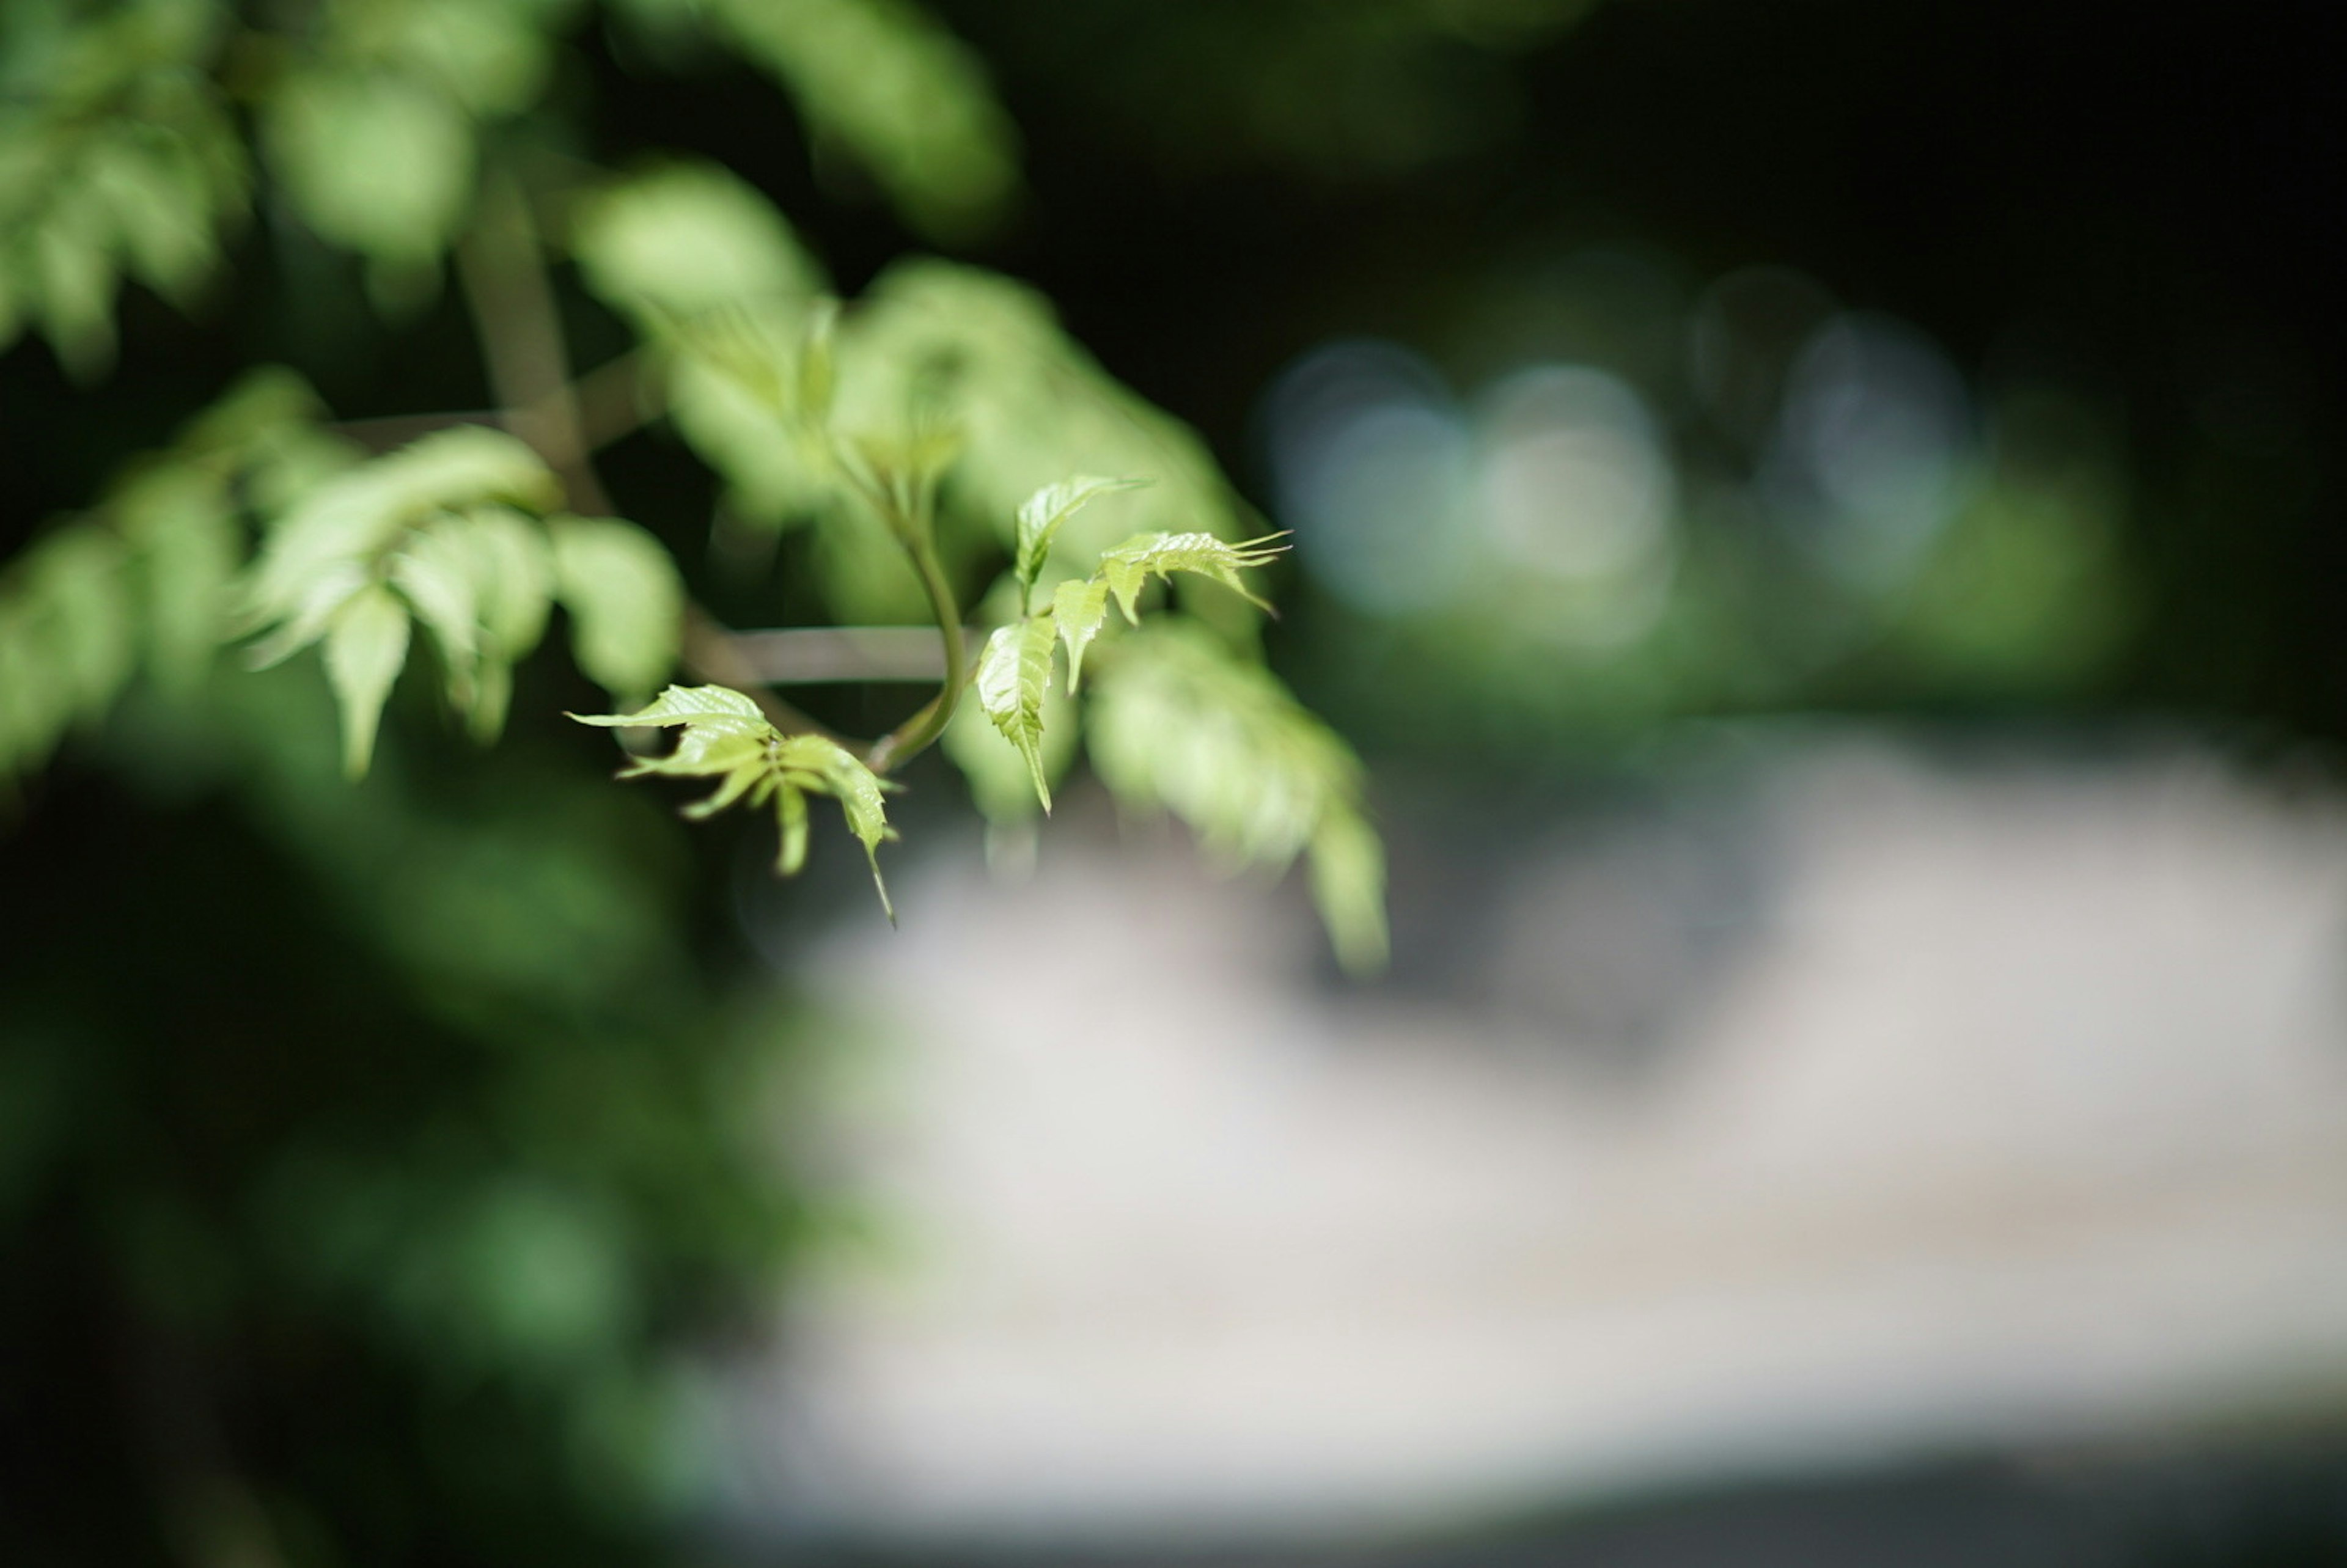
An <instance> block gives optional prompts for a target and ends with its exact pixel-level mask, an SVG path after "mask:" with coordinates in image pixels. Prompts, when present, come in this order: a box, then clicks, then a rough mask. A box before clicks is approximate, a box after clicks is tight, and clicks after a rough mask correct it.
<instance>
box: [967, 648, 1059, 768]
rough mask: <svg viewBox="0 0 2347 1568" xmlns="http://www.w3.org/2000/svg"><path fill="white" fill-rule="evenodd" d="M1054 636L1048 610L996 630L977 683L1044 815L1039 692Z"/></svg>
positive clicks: (1046, 679)
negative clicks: (1015, 751) (1020, 762)
mask: <svg viewBox="0 0 2347 1568" xmlns="http://www.w3.org/2000/svg"><path fill="white" fill-rule="evenodd" d="M1055 635H1056V633H1055V632H1054V631H1053V629H1052V624H1051V612H1050V611H1048V610H1046V611H1045V612H1044V613H1043V614H1041V615H1037V616H1030V617H1029V618H1028V619H1026V620H1018V621H1013V622H1012V623H1011V624H1010V625H1009V626H1003V627H998V628H997V629H996V630H995V632H994V635H993V636H991V637H989V638H988V639H987V641H986V650H985V651H984V652H982V653H981V654H979V661H978V676H977V681H976V690H977V693H978V702H979V707H980V708H983V709H984V710H985V711H986V716H987V717H988V718H989V719H991V720H993V721H994V727H995V728H996V729H998V730H999V731H1001V732H1002V738H1003V739H1004V740H1007V741H1009V742H1010V743H1011V744H1012V745H1013V746H1015V747H1017V748H1018V750H1019V754H1020V757H1022V758H1024V759H1025V760H1026V763H1027V772H1028V775H1029V776H1030V778H1031V779H1032V780H1033V781H1034V784H1035V798H1036V799H1038V800H1039V801H1040V802H1042V804H1043V809H1044V810H1045V811H1046V812H1048V811H1050V810H1051V784H1050V781H1049V780H1047V779H1046V778H1045V777H1044V774H1043V751H1042V748H1043V693H1044V692H1045V690H1046V689H1047V688H1048V687H1049V686H1050V685H1051V646H1052V640H1053V638H1054V636H1055Z"/></svg>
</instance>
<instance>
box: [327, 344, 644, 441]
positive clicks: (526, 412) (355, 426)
mask: <svg viewBox="0 0 2347 1568" xmlns="http://www.w3.org/2000/svg"><path fill="white" fill-rule="evenodd" d="M643 384H644V375H643V370H642V366H641V361H640V358H639V355H638V354H637V352H636V351H635V350H633V349H630V350H629V351H628V352H627V353H626V354H620V356H619V357H618V358H616V359H612V360H609V361H606V362H605V363H604V364H600V365H598V366H596V367H595V368H594V369H593V370H590V371H589V372H588V373H587V374H584V375H582V376H580V377H579V379H578V380H576V381H574V382H571V383H570V384H569V385H568V386H567V387H566V388H565V389H564V390H563V392H562V393H561V394H560V395H559V396H558V397H557V398H555V399H554V400H552V401H551V402H548V403H540V404H538V405H534V406H531V407H528V408H518V409H515V408H465V409H456V410H453V411H450V412H447V413H441V414H388V415H381V416H380V417H377V418H372V419H343V420H337V421H336V422H335V423H334V424H333V425H332V426H331V427H330V428H332V429H333V430H335V431H337V432H339V433H341V434H342V435H344V436H349V437H350V438H351V439H352V440H354V441H356V442H357V443H359V444H360V445H361V446H365V447H367V448H368V449H370V450H371V451H375V452H388V451H391V450H392V449H393V448H395V447H398V446H406V445H407V444H408V443H409V442H411V441H415V440H418V439H420V438H422V437H424V436H429V435H432V434H433V433H434V432H435V431H440V430H451V429H455V428H456V426H458V425H488V426H490V427H492V428H494V429H501V430H509V431H513V432H515V433H516V434H518V435H522V433H523V432H525V431H527V432H538V431H542V430H545V429H547V428H548V427H549V425H559V422H560V421H561V419H562V418H563V411H562V405H563V404H564V403H568V404H569V405H570V406H571V407H572V408H574V409H576V411H577V415H578V428H579V441H580V444H581V446H583V447H584V448H585V450H587V451H589V452H594V451H600V449H601V448H603V447H605V446H610V444H611V443H612V442H614V441H617V440H618V439H620V437H621V436H626V435H629V434H630V433H632V432H634V431H636V430H639V429H641V427H642V426H643V423H644V415H645V412H646V410H645V408H644V405H643ZM522 438H523V439H524V440H529V439H530V437H529V436H528V435H522ZM531 445H532V446H537V443H536V442H535V441H532V442H531ZM540 450H543V448H540Z"/></svg>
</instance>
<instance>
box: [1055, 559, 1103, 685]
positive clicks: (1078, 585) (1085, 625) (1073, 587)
mask: <svg viewBox="0 0 2347 1568" xmlns="http://www.w3.org/2000/svg"><path fill="white" fill-rule="evenodd" d="M1051 619H1052V620H1055V621H1057V622H1058V623H1059V628H1060V641H1062V642H1064V643H1066V644H1067V647H1068V691H1069V692H1071V693H1073V692H1075V690H1076V682H1077V680H1078V678H1079V677H1080V676H1081V675H1082V673H1083V668H1084V650H1085V649H1087V648H1089V647H1091V646H1092V639H1093V638H1095V637H1097V636H1099V635H1100V629H1101V627H1102V624H1103V623H1105V622H1106V621H1107V620H1108V579H1105V578H1100V577H1089V578H1070V579H1068V580H1067V581H1065V582H1063V583H1061V585H1060V586H1059V587H1058V589H1054V590H1053V592H1052V594H1051Z"/></svg>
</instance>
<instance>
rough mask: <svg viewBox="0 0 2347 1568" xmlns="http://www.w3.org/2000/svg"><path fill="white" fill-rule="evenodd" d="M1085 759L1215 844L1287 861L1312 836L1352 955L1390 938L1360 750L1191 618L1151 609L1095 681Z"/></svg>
mask: <svg viewBox="0 0 2347 1568" xmlns="http://www.w3.org/2000/svg"><path fill="white" fill-rule="evenodd" d="M1090 717H1091V721H1092V723H1091V725H1090V729H1089V738H1090V742H1091V749H1092V764H1093V766H1094V767H1095V768H1096V769H1097V770H1098V772H1099V774H1100V776H1101V779H1102V782H1103V783H1104V784H1107V785H1108V787H1109V789H1110V791H1111V792H1112V794H1115V795H1116V796H1117V798H1118V799H1119V800H1120V801H1122V802H1123V803H1124V804H1128V805H1133V806H1138V807H1162V808H1163V809H1165V810H1169V811H1171V812H1172V813H1173V815H1176V816H1178V817H1180V818H1181V819H1182V820H1183V821H1184V822H1185V823H1187V824H1188V825H1190V827H1191V829H1192V831H1194V832H1195V833H1196V834H1197V835H1198V836H1199V838H1200V840H1201V841H1202V843H1203V844H1204V846H1205V847H1206V848H1207V849H1208V850H1209V851H1210V852H1212V853H1214V855H1216V856H1220V857H1222V858H1224V859H1225V860H1228V861H1231V862H1234V863H1236V864H1241V865H1244V864H1248V863H1254V862H1264V863H1269V864H1273V865H1279V866H1285V865H1286V864H1288V863H1289V862H1290V861H1292V860H1293V859H1294V858H1295V856H1296V855H1297V854H1299V853H1301V852H1302V851H1304V850H1305V849H1306V848H1307V847H1309V848H1310V849H1311V850H1312V852H1313V856H1314V866H1313V874H1314V879H1315V880H1314V888H1315V893H1316V896H1317V897H1318V899H1319V901H1320V905H1321V910H1322V915H1323V918H1324V919H1325V921H1326V922H1327V926H1328V930H1329V936H1330V938H1331V941H1332V942H1333V943H1334V944H1335V946H1336V947H1337V952H1338V955H1339V957H1340V958H1342V959H1343V960H1344V961H1345V962H1346V963H1347V964H1348V965H1362V966H1367V965H1370V964H1373V963H1374V962H1375V961H1376V958H1377V956H1378V954H1379V953H1380V952H1381V951H1382V949H1383V947H1384V943H1385V935H1384V932H1385V915H1384V895H1383V885H1384V869H1383V866H1384V861H1383V856H1382V855H1381V853H1379V852H1378V848H1377V845H1376V840H1375V838H1374V835H1370V833H1369V830H1368V825H1367V824H1366V823H1365V822H1364V820H1363V819H1362V816H1361V812H1360V806H1359V796H1360V764H1358V762H1357V761H1356V760H1355V759H1354V757H1353V754H1352V753H1351V752H1350V751H1349V750H1348V748H1347V747H1346V746H1345V744H1344V743H1343V742H1342V741H1340V740H1338V739H1337V737H1336V735H1334V734H1333V733H1330V732H1329V731H1328V729H1327V726H1326V725H1324V724H1322V723H1320V722H1319V721H1318V720H1317V719H1316V718H1314V717H1313V716H1312V715H1311V714H1310V713H1308V712H1305V710H1304V709H1303V708H1301V707H1300V706H1298V705H1297V704H1296V701H1295V699H1294V698H1293V697H1291V696H1289V695H1288V693H1287V692H1286V689H1285V688H1283V687H1282V686H1281V685H1280V684H1279V682H1277V681H1276V680H1275V679H1274V678H1273V677H1272V676H1271V675H1270V673H1269V672H1268V671H1265V670H1264V669H1263V668H1262V667H1261V666H1260V665H1257V664H1254V663H1252V662H1248V661H1242V660H1240V659H1238V658H1236V657H1235V656H1234V655H1233V654H1232V653H1231V651H1229V650H1228V648H1227V647H1225V646H1224V645H1223V644H1221V643H1220V642H1218V641H1216V640H1215V639H1214V638H1213V637H1212V636H1210V635H1208V634H1206V633H1205V632H1204V631H1203V630H1201V629H1200V628H1198V627H1197V626H1196V625H1194V624H1192V623H1187V622H1185V621H1184V620H1181V619H1179V618H1173V619H1168V620H1153V622H1152V623H1151V625H1150V626H1149V627H1148V628H1147V629H1145V630H1142V631H1140V632H1137V633H1135V634H1133V635H1131V636H1128V637H1126V638H1124V639H1122V640H1121V641H1119V643H1118V644H1117V648H1116V658H1115V659H1114V660H1113V661H1109V662H1108V663H1107V665H1106V668H1105V670H1104V671H1103V672H1102V676H1101V677H1100V678H1099V679H1098V680H1097V681H1096V682H1095V684H1094V690H1093V693H1092V705H1091V715H1090Z"/></svg>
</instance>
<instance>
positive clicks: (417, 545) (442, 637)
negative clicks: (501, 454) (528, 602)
mask: <svg viewBox="0 0 2347 1568" xmlns="http://www.w3.org/2000/svg"><path fill="white" fill-rule="evenodd" d="M445 521H446V523H448V524H456V525H458V526H457V527H454V528H452V527H444V526H441V525H440V524H439V523H437V522H436V523H434V524H427V525H426V526H425V527H424V528H418V529H416V530H415V532H414V533H412V534H411V535H409V536H408V538H407V542H406V543H405V544H404V545H402V546H401V547H400V548H399V549H398V551H397V552H396V553H395V554H394V555H393V556H392V558H391V570H390V579H391V584H392V586H393V587H394V588H395V589H398V590H399V594H400V597H401V598H403V599H405V600H407V605H408V608H409V610H412V611H413V612H414V613H415V619H416V620H418V621H420V622H422V623H423V625H424V629H425V630H427V631H429V632H430V633H431V634H432V640H433V641H434V642H435V643H436V645H437V646H438V648H439V650H440V661H441V663H442V664H444V665H445V666H446V669H447V676H448V700H449V702H452V703H454V704H455V705H456V706H457V707H458V708H464V709H469V708H470V707H471V706H472V704H473V699H474V686H475V677H476V674H477V670H478V667H479V663H480V656H481V634H480V605H479V602H478V591H477V579H476V578H475V575H474V556H473V551H472V548H471V546H470V544H469V543H468V542H467V541H466V538H464V536H463V533H462V532H461V531H460V530H461V524H460V523H459V520H458V519H457V518H447V519H445Z"/></svg>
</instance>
